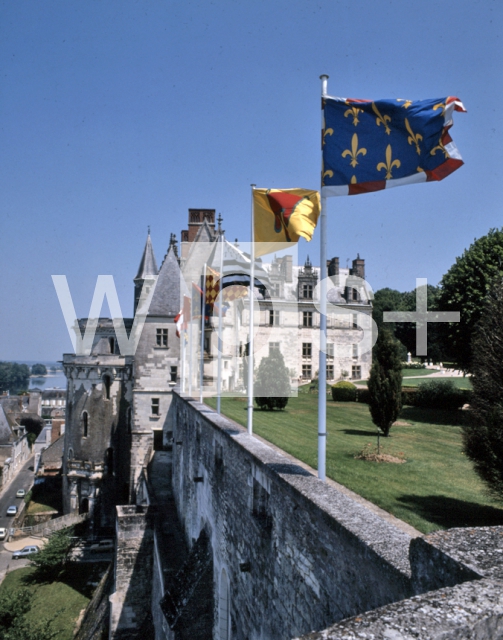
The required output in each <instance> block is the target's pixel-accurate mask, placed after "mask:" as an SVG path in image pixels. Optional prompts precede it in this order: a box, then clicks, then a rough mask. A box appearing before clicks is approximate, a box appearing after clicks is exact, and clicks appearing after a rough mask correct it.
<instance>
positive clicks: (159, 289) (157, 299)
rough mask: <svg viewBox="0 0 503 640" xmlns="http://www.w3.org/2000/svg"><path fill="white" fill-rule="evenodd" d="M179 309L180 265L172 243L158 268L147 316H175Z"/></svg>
mask: <svg viewBox="0 0 503 640" xmlns="http://www.w3.org/2000/svg"><path fill="white" fill-rule="evenodd" d="M179 311H180V267H179V265H178V258H177V257H176V254H175V250H174V247H173V245H171V246H170V248H169V250H168V253H167V255H166V257H165V258H164V261H163V263H162V265H161V268H160V270H159V275H158V277H157V284H156V287H155V291H154V295H153V297H152V302H151V303H150V307H149V310H148V315H149V316H164V317H166V316H168V317H173V318H174V317H175V316H176V315H177V313H178V312H179Z"/></svg>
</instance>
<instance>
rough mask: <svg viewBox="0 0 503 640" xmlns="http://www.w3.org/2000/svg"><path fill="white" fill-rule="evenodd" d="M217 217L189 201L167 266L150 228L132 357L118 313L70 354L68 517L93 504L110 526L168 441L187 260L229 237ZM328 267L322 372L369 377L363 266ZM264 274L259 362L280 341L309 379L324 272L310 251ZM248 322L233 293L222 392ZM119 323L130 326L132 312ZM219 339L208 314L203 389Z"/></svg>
mask: <svg viewBox="0 0 503 640" xmlns="http://www.w3.org/2000/svg"><path fill="white" fill-rule="evenodd" d="M221 222H222V220H221V218H220V219H219V220H218V226H216V223H215V211H214V210H212V209H201V210H200V209H189V221H188V229H187V230H185V231H182V236H181V237H182V242H181V248H180V253H179V251H178V246H177V242H176V238H175V236H174V234H172V235H171V238H170V243H169V247H168V251H167V253H166V256H165V258H164V260H163V262H162V264H161V266H160V268H158V267H157V261H156V259H155V255H154V250H153V247H152V242H151V238H150V232H149V234H148V237H147V241H146V244H145V248H144V251H143V255H142V257H141V260H140V266H139V269H138V272H137V274H136V276H135V278H134V310H135V314H137V312H138V313H142V312H143V311H142V308H139V305H141V304H143V303H142V300H141V295H142V291H143V292H144V293H145V292H148V291H150V290H151V288H152V287H155V289H154V290H153V294H152V298H151V301H150V305H149V307H148V313H147V314H146V317H145V324H144V326H143V329H142V332H141V337H140V338H139V341H138V345H137V348H136V350H135V353H134V355H127V356H125V355H121V353H120V349H119V345H118V341H117V337H116V335H115V331H114V326H113V321H112V320H110V319H107V318H100V319H99V321H98V323H97V328H96V334H95V336H94V340H93V346H92V349H91V353H90V354H89V355H86V356H82V355H75V354H65V355H64V357H63V367H64V371H65V375H66V377H67V381H68V382H67V397H66V416H65V423H66V426H65V440H64V453H63V469H62V470H63V504H64V511H65V513H83V512H87V511H89V512H92V514H93V522H94V523H95V526H97V527H100V526H101V527H107V526H112V524H113V519H114V507H115V506H116V505H119V504H128V503H131V502H134V501H135V487H136V484H137V480H138V478H139V476H140V474H141V471H142V469H143V468H144V466H145V464H146V462H147V461H148V459H149V457H150V454H151V452H152V450H153V449H160V448H162V446H163V444H164V443H165V442H166V441H167V440H169V438H170V434H171V427H170V424H169V420H168V411H169V407H170V404H171V399H172V389H173V387H174V386H175V385H176V384H177V383H178V384H179V383H180V382H181V375H182V363H181V339H180V338H179V337H178V336H177V326H176V324H175V318H176V316H177V315H178V313H179V311H180V308H181V298H182V296H183V294H186V293H187V291H186V290H185V289H184V281H185V282H187V280H190V278H192V277H194V278H196V279H197V275H196V274H194V276H192V275H191V274H189V271H190V268H191V266H190V265H191V264H193V263H194V260H192V258H193V257H194V256H195V255H197V254H198V252H204V251H207V248H208V247H211V246H212V245H213V243H215V242H216V241H217V239H218V238H219V237H220V236H221V234H222V233H223V232H222V229H221ZM201 259H202V258H201ZM196 262H197V260H196ZM199 262H201V260H199ZM328 268H329V276H330V278H331V281H332V285H331V289H330V293H329V301H330V302H331V304H332V307H331V309H332V310H335V311H336V313H331V315H330V316H329V318H328V331H327V341H328V346H327V379H328V380H330V381H333V380H337V379H339V378H361V377H365V376H366V375H367V374H368V370H369V367H370V353H361V352H360V350H359V342H360V340H361V334H362V330H361V328H360V327H359V320H358V318H359V316H358V314H362V313H363V314H366V315H369V314H370V313H371V303H370V299H369V296H368V295H367V294H366V292H365V289H364V288H362V286H361V284H360V281H357V279H358V278H360V279H363V278H364V276H365V263H364V261H363V260H362V259H360V258H359V257H358V258H356V260H354V261H353V265H352V268H350V269H340V268H339V261H338V258H333V259H332V260H331V261H330V262H329V264H328ZM263 273H265V274H266V277H267V279H268V283H267V288H260V289H259V290H257V301H256V305H257V310H258V326H257V327H256V341H255V342H256V349H255V364H256V366H258V365H259V364H260V360H261V358H263V357H266V356H267V355H268V354H269V353H270V352H271V351H272V350H274V349H278V350H279V351H281V353H282V354H283V356H284V359H285V363H286V366H287V367H288V369H289V372H290V376H291V378H292V381H300V382H303V381H304V382H308V381H310V380H312V379H313V378H315V377H316V376H317V373H318V369H319V365H318V350H319V311H318V303H319V300H318V296H317V284H318V281H319V269H318V268H316V267H314V266H313V265H312V264H311V262H310V261H309V258H308V259H307V261H306V262H305V264H304V266H302V267H299V266H297V265H294V264H293V262H292V258H291V256H284V257H280V258H274V259H273V260H272V261H271V262H270V264H265V265H264V268H263ZM182 274H183V277H182ZM248 318H249V302H248V299H247V298H240V299H239V300H236V301H235V303H233V304H232V305H231V307H230V308H229V309H228V310H227V313H226V314H225V317H224V325H223V326H224V328H223V344H224V348H223V355H222V376H221V380H222V389H223V390H224V391H239V390H242V389H243V388H244V379H243V376H244V370H245V356H246V353H247V342H248ZM124 322H125V328H126V331H127V332H128V334H129V333H130V332H131V329H132V327H133V319H126V320H125V321H124ZM86 326H87V320H86V319H82V320H79V321H78V323H77V326H76V330H79V331H80V332H81V335H82V334H83V332H84V331H85V328H86ZM200 326H201V321H200V320H199V321H197V320H196V321H194V322H193V324H192V329H191V330H192V332H193V367H192V368H189V367H188V366H187V358H188V356H187V354H186V359H185V360H186V361H185V365H184V367H183V368H184V371H185V376H186V378H185V380H184V382H185V383H187V385H188V386H187V385H186V387H187V388H186V391H187V390H188V387H192V392H193V393H198V389H199V386H198V385H199V376H200V373H199V372H200V368H199V362H200V352H199V351H198V348H199V345H200V343H201V339H200V335H201V334H200ZM217 339H218V337H217V332H216V318H215V317H213V318H210V319H208V320H207V321H206V322H205V323H204V387H205V392H206V393H209V394H210V393H212V392H213V391H214V389H215V385H216V364H217V358H216V353H217V350H216V347H217ZM189 369H190V370H191V373H192V379H191V380H190V381H189V379H188V375H189V374H188V372H189ZM189 382H190V383H191V384H189ZM192 383H193V384H192Z"/></svg>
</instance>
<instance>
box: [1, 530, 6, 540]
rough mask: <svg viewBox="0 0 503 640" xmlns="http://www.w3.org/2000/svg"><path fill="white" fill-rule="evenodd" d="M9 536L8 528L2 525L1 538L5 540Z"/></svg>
mask: <svg viewBox="0 0 503 640" xmlns="http://www.w3.org/2000/svg"><path fill="white" fill-rule="evenodd" d="M6 537H7V529H6V528H5V527H0V540H5V538H6Z"/></svg>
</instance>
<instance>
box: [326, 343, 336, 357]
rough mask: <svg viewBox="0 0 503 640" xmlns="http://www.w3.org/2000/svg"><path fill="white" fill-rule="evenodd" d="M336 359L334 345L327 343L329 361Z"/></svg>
mask: <svg viewBox="0 0 503 640" xmlns="http://www.w3.org/2000/svg"><path fill="white" fill-rule="evenodd" d="M333 359H334V343H333V342H327V360H333Z"/></svg>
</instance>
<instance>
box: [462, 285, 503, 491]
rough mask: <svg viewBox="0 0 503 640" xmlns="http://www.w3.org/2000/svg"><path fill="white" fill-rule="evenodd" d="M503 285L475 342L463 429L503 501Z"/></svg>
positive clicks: (468, 448)
mask: <svg viewBox="0 0 503 640" xmlns="http://www.w3.org/2000/svg"><path fill="white" fill-rule="evenodd" d="M502 317H503V284H501V283H498V284H496V285H495V286H494V287H493V288H492V290H491V291H490V293H489V295H488V296H487V299H486V304H485V308H484V312H483V314H482V317H481V320H480V322H479V324H478V325H477V328H476V331H475V334H474V337H473V339H472V355H473V357H472V366H473V369H472V370H473V376H472V385H473V396H472V401H471V403H470V404H471V409H472V411H471V412H470V413H471V416H470V420H469V422H468V424H467V425H465V426H464V427H463V444H464V451H465V453H466V455H467V456H468V457H469V458H470V460H471V461H472V462H473V464H474V467H475V471H476V472H477V474H478V475H479V476H480V478H481V479H482V480H483V481H484V483H485V484H486V486H487V488H488V489H489V492H490V493H491V494H492V495H493V496H494V497H496V498H498V499H499V500H502V499H503V324H502V322H501V318H502Z"/></svg>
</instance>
